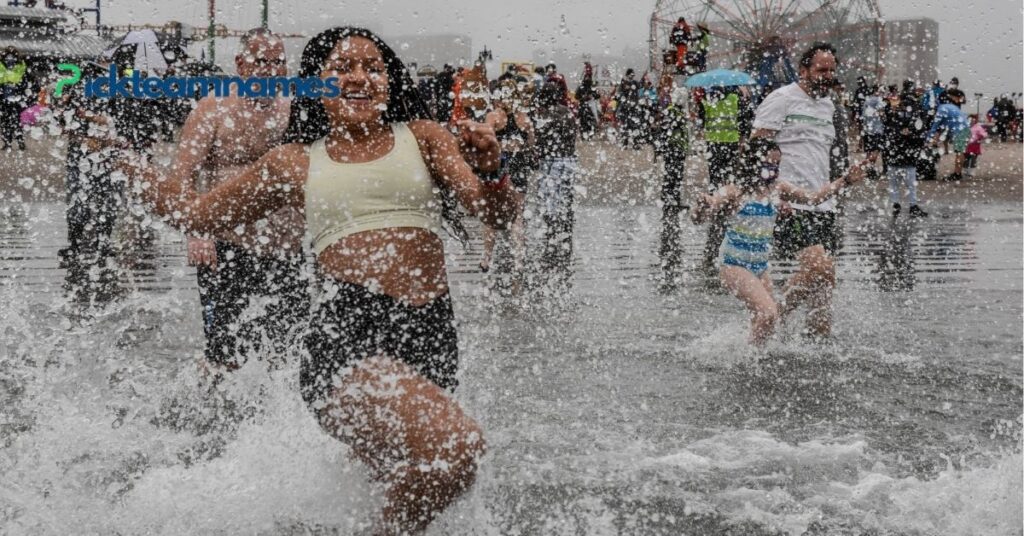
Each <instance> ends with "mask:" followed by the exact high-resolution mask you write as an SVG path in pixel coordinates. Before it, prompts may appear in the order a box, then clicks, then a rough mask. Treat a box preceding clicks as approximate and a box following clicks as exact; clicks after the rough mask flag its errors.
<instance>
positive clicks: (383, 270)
mask: <svg viewBox="0 0 1024 536" xmlns="http://www.w3.org/2000/svg"><path fill="white" fill-rule="evenodd" d="M317 260H318V265H319V270H320V272H321V273H322V274H324V275H326V276H330V277H333V278H335V279H337V280H339V281H345V282H347V283H353V284H356V285H362V286H364V287H367V288H370V289H375V290H378V291H379V292H382V293H384V294H387V295H388V296H391V297H392V298H395V299H397V300H401V301H403V302H407V303H410V304H412V305H415V306H420V305H424V304H426V303H428V302H430V301H431V300H433V299H434V298H437V297H439V296H442V295H444V293H446V292H448V274H447V272H446V271H445V264H444V245H443V243H442V242H441V239H440V238H439V237H438V236H437V235H436V234H434V233H433V232H431V231H429V230H427V229H422V228H419V227H392V228H388V229H374V230H371V231H363V232H361V233H355V234H352V235H349V236H346V237H345V238H342V239H341V240H339V241H337V242H335V243H334V244H332V245H331V246H329V247H328V248H327V249H325V250H324V251H323V252H321V253H320V255H319V257H318V258H317Z"/></svg>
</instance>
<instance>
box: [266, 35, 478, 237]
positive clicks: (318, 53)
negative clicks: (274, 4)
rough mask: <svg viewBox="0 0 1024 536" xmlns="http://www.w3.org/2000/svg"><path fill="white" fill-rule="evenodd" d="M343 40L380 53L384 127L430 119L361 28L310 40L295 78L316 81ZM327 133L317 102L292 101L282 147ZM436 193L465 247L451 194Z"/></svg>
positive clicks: (396, 66)
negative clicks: (359, 40)
mask: <svg viewBox="0 0 1024 536" xmlns="http://www.w3.org/2000/svg"><path fill="white" fill-rule="evenodd" d="M346 37H364V38H366V39H369V40H370V41H371V42H373V44H374V45H376V46H377V49H378V50H380V55H381V57H382V58H383V60H384V66H385V70H386V71H387V73H388V102H387V109H386V110H384V113H383V115H382V116H381V119H382V120H383V121H384V123H386V124H390V123H406V122H409V121H412V120H415V119H433V118H432V117H430V112H429V111H428V110H427V106H426V105H425V104H424V103H423V99H422V98H421V96H420V94H419V92H418V91H417V90H416V85H415V84H414V83H413V81H412V76H410V75H409V71H408V70H407V69H406V68H405V64H403V63H402V60H400V59H399V58H398V55H397V54H395V51H394V50H392V48H391V47H389V46H388V45H387V43H385V42H384V40H382V39H381V38H380V37H378V36H377V34H375V33H373V32H371V31H370V30H367V29H365V28H355V27H352V26H340V27H337V28H331V29H329V30H324V31H322V32H320V33H319V34H317V35H316V36H315V37H313V39H310V40H309V43H306V48H304V49H302V61H301V63H300V64H299V76H300V77H317V78H319V77H320V72H321V71H323V68H324V64H325V63H327V58H328V56H330V54H331V51H332V50H334V47H335V46H337V44H338V41H341V40H342V39H344V38H346ZM330 131H331V123H330V118H328V117H327V110H326V109H324V103H323V101H322V100H320V98H314V97H296V98H294V99H292V107H291V113H290V115H289V117H288V129H287V130H285V133H284V139H283V143H302V144H306V145H309V144H311V143H313V142H315V141H317V140H320V139H322V138H325V137H326V136H327V134H328V133H330ZM438 189H439V190H440V193H441V216H442V217H443V219H444V223H445V225H444V227H445V229H446V230H447V231H448V233H449V234H451V235H452V236H454V237H455V238H457V239H458V240H459V241H460V242H461V243H462V245H463V247H465V246H466V245H467V244H468V243H469V233H467V232H466V228H465V226H463V225H462V220H461V217H460V216H459V210H458V201H456V199H455V194H454V193H453V192H452V191H451V189H449V188H446V187H444V186H443V185H440V184H438Z"/></svg>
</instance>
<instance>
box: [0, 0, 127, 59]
mask: <svg viewBox="0 0 1024 536" xmlns="http://www.w3.org/2000/svg"><path fill="white" fill-rule="evenodd" d="M77 27H78V21H77V20H76V19H75V17H74V15H72V13H71V12H70V11H67V10H63V9H43V8H33V7H20V6H0V49H4V48H7V47H13V48H14V49H15V50H17V51H18V53H19V54H21V55H22V57H24V58H25V59H26V60H27V61H28V63H29V65H30V68H31V67H33V66H38V65H41V64H51V63H54V62H55V60H61V61H81V60H91V59H94V58H96V57H97V56H99V55H100V54H102V53H103V51H104V49H106V48H107V47H108V46H109V44H108V41H107V40H105V39H103V38H100V37H97V36H95V35H86V34H83V33H81V32H79V31H77Z"/></svg>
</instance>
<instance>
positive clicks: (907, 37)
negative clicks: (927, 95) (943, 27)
mask: <svg viewBox="0 0 1024 536" xmlns="http://www.w3.org/2000/svg"><path fill="white" fill-rule="evenodd" d="M885 35H886V41H887V44H886V47H885V62H884V64H885V80H886V82H888V83H890V84H894V83H898V82H900V81H902V80H907V79H910V80H914V81H916V82H919V83H921V84H922V85H924V84H928V83H930V82H931V81H933V80H935V79H936V78H938V77H939V23H938V22H936V21H934V20H932V19H904V20H893V21H888V22H886V24H885Z"/></svg>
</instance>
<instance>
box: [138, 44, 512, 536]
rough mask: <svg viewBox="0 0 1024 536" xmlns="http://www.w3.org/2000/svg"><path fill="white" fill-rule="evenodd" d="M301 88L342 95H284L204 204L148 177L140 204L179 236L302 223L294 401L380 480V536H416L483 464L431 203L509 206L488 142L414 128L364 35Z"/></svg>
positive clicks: (306, 73) (473, 133) (393, 75)
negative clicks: (464, 391)
mask: <svg viewBox="0 0 1024 536" xmlns="http://www.w3.org/2000/svg"><path fill="white" fill-rule="evenodd" d="M299 76H301V77H320V78H323V79H327V78H332V77H334V78H337V85H338V87H339V88H340V90H341V91H340V94H339V95H337V96H336V97H326V96H325V97H323V98H304V97H297V98H296V99H295V101H294V102H293V104H292V111H291V118H290V123H289V126H288V130H287V132H286V134H285V140H286V142H287V143H285V144H284V145H281V146H278V147H276V148H274V149H272V150H271V151H270V152H268V153H267V154H266V155H265V156H264V157H263V158H261V159H260V160H259V161H258V162H256V164H254V165H253V166H252V167H251V168H249V169H248V170H247V171H245V172H242V173H240V174H239V175H237V176H235V177H233V178H231V179H229V180H227V181H225V182H224V183H222V184H220V185H219V186H218V187H216V188H215V189H213V190H211V191H210V192H208V193H206V194H203V195H198V194H196V193H195V192H192V191H188V190H186V189H185V185H184V184H183V183H181V182H171V181H161V180H160V179H159V178H158V177H156V176H155V174H154V173H153V172H152V171H151V170H150V171H146V172H144V173H145V180H146V181H147V182H148V183H149V184H150V185H151V186H150V188H147V189H145V194H144V195H145V197H146V198H147V200H148V201H149V202H151V203H153V204H154V205H155V208H156V210H157V212H159V213H161V214H163V215H165V216H168V217H170V218H171V219H172V221H174V222H175V223H176V224H177V225H178V226H179V227H182V228H184V229H185V230H186V231H187V232H198V233H210V234H213V233H218V232H222V231H225V230H229V229H233V228H235V227H237V226H238V225H241V224H248V223H249V222H254V221H256V220H258V219H260V218H262V217H264V216H265V215H267V214H269V213H272V212H274V211H276V210H278V209H280V208H282V207H285V206H293V207H295V208H297V209H299V210H300V211H304V214H305V219H306V227H307V228H308V230H309V236H311V237H312V240H313V244H312V245H313V251H314V252H315V253H316V258H317V262H316V265H317V272H318V275H319V284H318V287H319V288H318V289H317V290H318V291H319V296H318V297H316V298H315V299H314V305H313V313H312V320H311V326H310V330H309V334H308V335H307V337H306V340H305V343H306V349H307V352H308V353H307V355H306V356H305V358H304V359H303V362H302V365H301V377H300V385H301V388H302V395H303V398H304V399H305V400H306V402H307V404H308V405H309V406H310V408H311V409H312V410H313V412H314V414H315V415H316V417H317V419H318V421H319V423H320V425H321V426H322V427H323V429H324V430H325V431H327V432H328V433H330V434H332V435H333V436H335V437H337V438H338V439H340V440H342V441H344V442H346V443H347V444H348V445H349V446H350V447H351V448H352V451H353V453H354V454H355V455H356V456H357V457H359V459H361V460H362V461H363V462H365V463H366V464H367V465H368V466H369V467H370V468H371V469H372V471H373V473H374V475H375V476H376V477H377V478H379V479H380V480H381V481H383V482H384V483H385V486H386V488H385V506H384V511H383V520H382V526H381V531H382V532H384V533H387V534H392V533H407V532H418V531H422V530H423V529H425V528H426V526H427V525H428V524H429V523H430V521H431V520H432V519H434V517H436V516H437V515H438V514H439V513H440V512H441V511H443V510H444V509H445V508H446V507H448V506H449V505H450V504H451V503H452V502H453V501H454V500H455V499H456V498H457V497H459V496H460V495H461V494H462V493H464V492H465V491H466V490H467V489H468V488H469V486H470V485H471V484H472V482H473V479H474V476H475V474H476V470H477V463H478V460H479V458H480V457H481V456H482V455H483V453H484V451H485V444H484V440H483V434H482V432H481V430H480V427H479V425H478V424H477V423H476V422H475V421H474V420H473V419H471V418H470V417H469V416H467V415H466V414H465V413H463V411H462V409H461V408H460V407H459V405H458V404H456V403H455V402H454V401H453V400H452V399H451V398H450V396H449V392H450V391H451V390H453V389H454V388H455V386H456V378H455V373H456V370H457V364H458V349H457V344H456V342H457V341H456V332H455V326H454V324H453V312H452V302H451V298H450V296H449V293H448V279H447V275H446V273H445V258H444V248H443V245H442V241H441V239H440V237H439V236H438V232H439V229H440V227H441V221H440V220H441V200H440V194H439V190H440V189H447V190H450V191H452V192H453V193H454V195H455V196H456V197H457V198H458V199H459V201H460V202H461V204H462V205H463V206H464V207H465V208H466V209H467V210H468V211H469V212H470V213H473V214H475V215H477V216H479V217H480V218H481V219H482V220H483V221H484V222H486V223H488V224H490V225H492V226H496V227H502V226H504V225H505V224H506V223H507V222H509V221H510V220H511V216H512V207H514V193H513V192H512V190H511V189H510V188H508V187H507V185H506V181H504V180H501V181H499V180H498V177H497V171H498V166H499V155H500V151H501V147H500V145H499V143H498V141H497V139H496V137H495V134H494V131H493V129H491V128H490V127H488V126H486V125H481V124H477V123H468V122H467V123H463V124H462V125H460V126H461V127H462V130H461V132H460V133H459V135H460V138H461V139H457V138H456V137H455V136H453V135H452V134H451V133H450V132H449V131H448V130H446V129H445V128H444V127H443V126H441V125H439V124H437V123H435V122H433V121H429V120H425V119H423V118H425V117H426V112H425V108H423V106H422V103H421V102H420V101H419V100H418V99H417V97H415V93H412V92H411V91H410V90H411V89H412V88H413V85H412V80H411V79H410V77H409V75H408V73H407V72H406V71H405V67H404V65H402V63H401V61H400V60H399V59H398V57H397V56H396V55H395V53H394V51H393V50H392V49H391V48H390V47H388V46H387V45H386V44H385V43H384V42H383V41H381V39H380V38H379V37H377V36H376V35H375V34H373V33H371V32H369V31H367V30H364V29H357V28H349V27H343V28H333V29H330V30H327V31H324V32H322V33H320V34H319V35H317V36H316V37H314V38H313V39H312V40H311V41H310V42H309V43H308V44H307V45H306V48H305V50H304V51H303V54H302V64H301V70H300V73H299ZM460 142H461V149H462V154H460ZM474 169H476V170H478V171H477V172H476V173H474ZM478 175H479V178H478Z"/></svg>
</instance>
